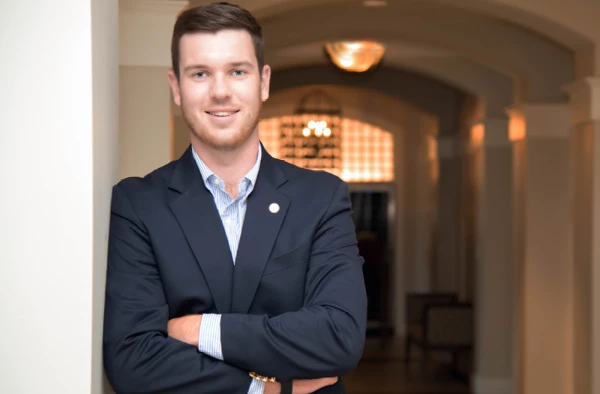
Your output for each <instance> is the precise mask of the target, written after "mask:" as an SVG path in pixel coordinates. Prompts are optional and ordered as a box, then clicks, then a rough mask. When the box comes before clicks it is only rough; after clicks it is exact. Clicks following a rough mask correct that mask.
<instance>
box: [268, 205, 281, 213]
mask: <svg viewBox="0 0 600 394" xmlns="http://www.w3.org/2000/svg"><path fill="white" fill-rule="evenodd" d="M269 211H271V213H277V212H279V204H276V203H273V204H271V205H269Z"/></svg>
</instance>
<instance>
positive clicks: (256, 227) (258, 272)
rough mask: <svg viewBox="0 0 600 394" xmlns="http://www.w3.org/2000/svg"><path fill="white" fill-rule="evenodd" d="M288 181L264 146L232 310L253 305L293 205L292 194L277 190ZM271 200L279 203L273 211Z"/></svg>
mask: <svg viewBox="0 0 600 394" xmlns="http://www.w3.org/2000/svg"><path fill="white" fill-rule="evenodd" d="M261 149H262V148H261ZM286 181H287V179H286V177H285V175H284V174H283V172H282V171H281V169H280V168H279V167H278V165H277V162H276V160H275V159H273V158H272V157H271V156H270V155H269V154H268V153H267V152H266V151H265V150H264V149H263V153H262V159H261V165H260V170H259V173H258V178H257V180H256V185H255V187H254V190H253V191H252V193H251V194H250V196H249V197H248V206H247V207H246V216H245V219H244V226H243V228H242V236H241V239H240V245H239V247H238V253H237V258H236V262H235V268H234V274H233V300H232V310H231V311H232V312H233V313H247V312H248V310H249V309H250V305H251V304H252V300H253V299H254V294H255V293H256V290H257V289H258V284H259V282H260V279H261V277H262V273H263V271H264V268H265V265H266V264H267V261H268V259H269V256H270V254H271V249H272V248H273V245H274V243H275V239H276V238H277V234H278V233H279V228H280V227H281V224H282V223H283V219H284V217H285V214H286V212H287V209H288V207H289V205H290V199H289V197H288V196H286V195H285V194H283V193H281V192H279V191H278V190H277V188H278V187H279V186H281V185H282V184H284V183H285V182H286ZM272 204H277V207H278V211H277V212H272V211H271V209H270V207H271V205H272ZM273 207H274V206H273Z"/></svg>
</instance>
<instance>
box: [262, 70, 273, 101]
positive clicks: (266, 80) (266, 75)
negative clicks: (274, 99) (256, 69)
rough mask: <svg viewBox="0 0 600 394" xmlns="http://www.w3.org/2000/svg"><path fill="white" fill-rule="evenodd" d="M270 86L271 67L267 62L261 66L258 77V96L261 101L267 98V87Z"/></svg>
mask: <svg viewBox="0 0 600 394" xmlns="http://www.w3.org/2000/svg"><path fill="white" fill-rule="evenodd" d="M270 86H271V67H270V66H269V65H267V64H265V65H264V66H263V69H262V74H261V78H260V98H261V100H262V101H263V102H265V101H267V99H268V98H269V88H270Z"/></svg>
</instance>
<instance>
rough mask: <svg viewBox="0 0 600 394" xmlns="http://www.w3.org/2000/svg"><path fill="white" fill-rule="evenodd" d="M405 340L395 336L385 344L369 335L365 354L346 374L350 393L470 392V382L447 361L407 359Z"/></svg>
mask: <svg viewBox="0 0 600 394" xmlns="http://www.w3.org/2000/svg"><path fill="white" fill-rule="evenodd" d="M403 346H404V343H403V342H402V341H401V340H399V339H395V340H393V341H391V342H390V343H389V344H387V345H386V346H385V347H382V346H381V342H380V341H379V339H378V338H368V339H367V342H366V344H365V350H364V353H363V358H362V360H361V362H360V364H359V366H358V368H356V369H355V370H354V371H353V372H351V373H350V374H349V375H347V376H346V377H344V383H345V385H346V388H347V389H348V393H349V394H469V393H470V391H469V388H468V386H467V384H465V383H464V382H462V381H461V380H459V379H458V378H457V377H455V376H453V375H452V373H451V372H450V370H449V368H447V367H446V366H445V365H443V364H440V363H437V362H434V361H430V362H427V363H425V362H423V361H421V358H419V357H418V352H417V351H416V350H415V351H414V353H413V354H414V355H415V360H414V361H412V362H411V363H405V360H404V351H403Z"/></svg>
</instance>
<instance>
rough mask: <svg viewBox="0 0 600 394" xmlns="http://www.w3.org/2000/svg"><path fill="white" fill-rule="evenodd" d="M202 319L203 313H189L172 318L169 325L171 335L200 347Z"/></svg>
mask: <svg viewBox="0 0 600 394" xmlns="http://www.w3.org/2000/svg"><path fill="white" fill-rule="evenodd" d="M201 321H202V315H188V316H182V317H176V318H174V319H171V320H169V323H168V325H167V326H168V332H169V336H170V337H172V338H175V339H178V340H180V341H181V342H185V343H187V344H190V345H193V346H195V347H198V337H199V336H200V322H201Z"/></svg>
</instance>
